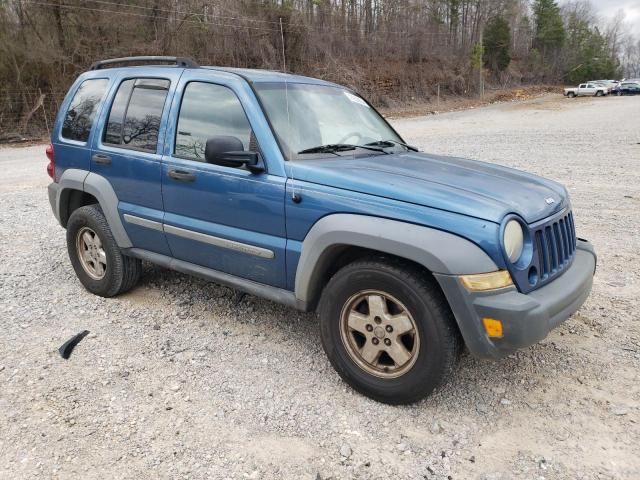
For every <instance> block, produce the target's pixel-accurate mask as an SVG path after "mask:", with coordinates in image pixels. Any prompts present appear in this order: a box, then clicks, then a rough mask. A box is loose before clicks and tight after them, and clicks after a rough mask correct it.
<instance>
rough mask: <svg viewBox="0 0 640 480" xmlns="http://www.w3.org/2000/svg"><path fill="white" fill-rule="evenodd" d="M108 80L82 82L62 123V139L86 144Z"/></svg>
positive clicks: (97, 79) (96, 79) (99, 79)
mask: <svg viewBox="0 0 640 480" xmlns="http://www.w3.org/2000/svg"><path fill="white" fill-rule="evenodd" d="M108 83H109V80H108V79H106V78H95V79H90V80H85V81H84V82H82V84H81V85H80V87H78V90H77V91H76V94H75V95H74V96H73V99H72V100H71V104H70V105H69V109H68V110H67V113H66V115H65V117H64V121H63V122H62V138H65V139H67V140H75V141H77V142H85V143H86V142H87V140H89V134H90V133H91V128H92V127H93V121H94V119H95V116H96V111H97V110H98V107H99V106H100V102H101V101H102V98H103V97H104V94H105V92H106V90H107V85H108Z"/></svg>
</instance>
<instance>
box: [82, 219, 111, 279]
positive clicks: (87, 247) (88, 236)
mask: <svg viewBox="0 0 640 480" xmlns="http://www.w3.org/2000/svg"><path fill="white" fill-rule="evenodd" d="M76 249H77V252H78V258H79V259H80V264H81V265H82V268H83V269H84V271H85V272H86V273H87V275H89V276H90V277H91V278H92V279H94V280H102V279H103V278H104V276H105V273H106V271H107V254H106V252H105V251H104V248H103V247H102V241H101V240H100V237H99V236H98V235H97V234H96V232H94V231H93V230H91V229H90V228H89V227H82V228H81V229H80V230H79V231H78V235H77V237H76Z"/></svg>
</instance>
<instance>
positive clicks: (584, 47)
mask: <svg viewBox="0 0 640 480" xmlns="http://www.w3.org/2000/svg"><path fill="white" fill-rule="evenodd" d="M572 43H573V45H572V46H573V48H574V50H573V53H574V59H573V62H572V65H571V68H570V69H569V71H568V72H567V74H566V78H567V81H568V82H569V83H572V84H573V83H581V82H586V81H588V80H597V79H608V78H615V77H616V76H618V74H619V72H618V65H617V62H616V60H615V59H614V58H613V57H612V56H611V50H610V48H609V46H608V45H607V41H606V39H605V38H604V37H603V36H602V35H601V34H600V32H599V31H598V29H597V28H595V29H593V30H589V29H583V30H582V32H581V33H580V35H579V36H578V38H577V39H576V41H575V43H574V42H573V39H572Z"/></svg>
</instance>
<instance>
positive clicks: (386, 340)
mask: <svg viewBox="0 0 640 480" xmlns="http://www.w3.org/2000/svg"><path fill="white" fill-rule="evenodd" d="M384 344H385V345H386V346H387V347H388V346H389V345H391V340H389V339H388V338H385V339H384Z"/></svg>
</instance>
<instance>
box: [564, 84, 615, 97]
mask: <svg viewBox="0 0 640 480" xmlns="http://www.w3.org/2000/svg"><path fill="white" fill-rule="evenodd" d="M608 93H609V89H608V87H606V86H605V85H598V84H596V83H593V82H589V83H581V84H580V85H579V86H578V88H565V89H564V95H565V97H569V98H573V97H602V96H604V95H608Z"/></svg>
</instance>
